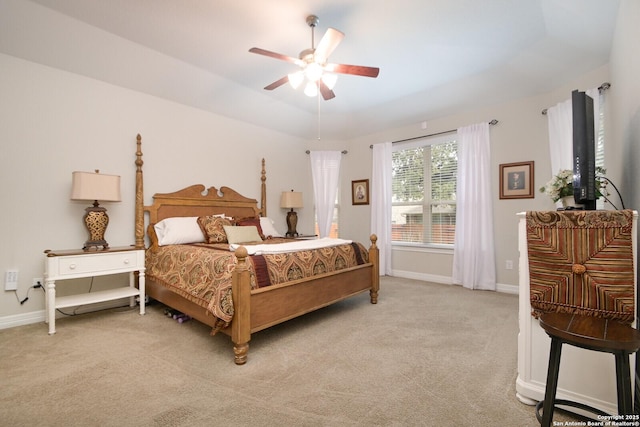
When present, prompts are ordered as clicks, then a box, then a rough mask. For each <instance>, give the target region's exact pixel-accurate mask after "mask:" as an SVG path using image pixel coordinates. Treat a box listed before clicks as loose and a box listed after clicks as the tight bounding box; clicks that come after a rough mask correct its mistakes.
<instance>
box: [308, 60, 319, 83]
mask: <svg viewBox="0 0 640 427" xmlns="http://www.w3.org/2000/svg"><path fill="white" fill-rule="evenodd" d="M322 71H323V70H322V66H321V65H320V64H318V63H317V62H311V63H309V64H308V65H307V66H306V67H305V69H304V74H305V75H306V76H307V79H309V80H311V81H312V82H317V81H318V80H320V78H321V77H322Z"/></svg>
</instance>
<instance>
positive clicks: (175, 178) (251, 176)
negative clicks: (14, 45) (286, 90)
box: [0, 54, 313, 318]
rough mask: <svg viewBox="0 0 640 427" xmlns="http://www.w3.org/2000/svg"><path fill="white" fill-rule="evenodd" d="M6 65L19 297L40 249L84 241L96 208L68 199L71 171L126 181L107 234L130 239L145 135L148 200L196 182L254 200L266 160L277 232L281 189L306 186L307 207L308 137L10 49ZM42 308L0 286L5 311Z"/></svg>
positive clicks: (4, 142)
mask: <svg viewBox="0 0 640 427" xmlns="http://www.w3.org/2000/svg"><path fill="white" fill-rule="evenodd" d="M0 69H2V73H0V93H1V94H2V96H0V117H2V119H1V122H2V125H0V147H1V155H0V182H1V184H0V200H2V210H1V212H2V221H1V222H0V235H1V236H2V244H1V245H0V272H1V273H2V274H3V275H4V272H5V271H6V270H7V269H18V270H19V289H18V296H19V299H23V298H24V297H26V295H27V291H28V288H29V287H30V286H31V279H32V278H34V277H42V275H43V271H42V270H43V259H44V255H43V251H44V250H45V249H72V248H81V247H82V244H83V243H84V241H85V240H86V239H87V232H86V230H85V228H84V225H83V223H82V216H83V214H84V208H85V207H86V206H88V205H89V204H90V203H85V202H77V201H71V200H69V192H70V185H71V172H72V171H75V170H81V171H92V170H94V169H100V171H101V172H103V173H110V174H117V175H120V176H121V177H122V202H121V203H109V204H104V206H105V207H106V208H107V209H108V212H109V216H110V223H109V228H108V229H107V233H106V239H107V241H108V242H109V244H110V245H111V246H125V245H130V244H133V243H134V217H133V214H134V179H135V176H134V173H135V165H134V161H135V151H136V144H135V141H136V135H137V134H138V133H140V134H141V135H142V140H143V142H142V151H143V154H144V156H143V160H144V162H145V163H144V174H145V177H144V183H145V204H150V203H151V195H152V194H153V193H156V192H168V191H176V190H179V189H181V188H183V187H186V186H187V185H191V184H196V183H201V184H204V185H205V186H207V187H209V186H216V187H221V186H223V185H227V186H230V187H232V188H234V189H235V190H237V191H238V192H240V193H241V194H243V195H245V196H248V197H253V198H256V199H258V200H259V199H260V167H261V159H262V158H263V157H264V158H265V159H266V166H267V190H268V195H267V200H268V205H267V208H268V214H269V216H271V217H272V218H273V219H274V220H275V221H276V226H277V228H278V229H279V230H281V231H282V232H284V231H286V221H285V215H284V212H283V211H282V210H281V209H280V208H279V201H280V193H281V191H286V190H290V189H291V188H295V189H296V190H301V191H303V192H304V193H305V204H306V206H312V202H311V191H312V190H311V188H312V187H311V184H310V183H311V175H310V172H309V171H308V156H307V155H306V154H305V150H306V146H307V144H306V141H300V140H296V139H294V138H292V137H291V136H287V135H284V134H280V133H277V132H273V131H270V130H267V129H264V128H259V127H256V126H252V125H249V124H246V123H241V122H237V121H234V120H231V119H228V118H225V117H222V116H217V115H215V114H212V113H209V112H205V111H203V110H198V109H195V108H191V107H186V106H184V105H180V104H177V103H173V102H169V101H166V100H163V99H160V98H156V97H153V96H149V95H146V94H142V93H139V92H134V91H131V90H128V89H124V88H121V87H118V86H113V85H109V84H106V83H103V82H100V81H97V80H93V79H89V78H86V77H82V76H79V75H76V74H71V73H68V72H65V71H61V70H57V69H54V68H50V67H46V66H42V65H38V64H35V63H32V62H28V61H25V60H22V59H18V58H15V57H12V56H8V55H2V54H0ZM292 186H293V187H292ZM298 228H299V229H300V230H312V229H313V215H312V209H311V208H309V209H307V208H305V209H303V210H301V212H300V220H299V226H298ZM3 277H4V276H3ZM104 279H105V280H107V281H108V279H109V278H108V277H107V278H104ZM119 279H120V280H123V279H124V278H119ZM101 281H103V279H101V280H99V281H98V282H101ZM63 283H64V282H61V284H60V286H58V289H59V290H60V291H61V293H64V292H65V290H64V288H63ZM98 285H100V283H98ZM72 286H77V289H78V290H79V289H86V288H88V283H85V282H83V283H79V284H77V285H72ZM104 286H108V284H105V285H104ZM43 309H44V298H43V292H42V291H40V290H37V291H35V290H32V291H31V292H30V298H29V301H27V302H26V303H25V304H24V305H20V304H19V303H18V299H17V298H16V296H15V295H14V293H13V292H5V291H4V286H3V287H2V290H0V318H1V317H3V316H20V315H25V314H26V313H32V312H35V311H41V310H43Z"/></svg>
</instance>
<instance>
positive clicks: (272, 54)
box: [249, 47, 300, 64]
mask: <svg viewBox="0 0 640 427" xmlns="http://www.w3.org/2000/svg"><path fill="white" fill-rule="evenodd" d="M249 52H251V53H257V54H258V55H264V56H270V57H271V58H275V59H280V60H282V61H287V62H293V63H294V64H298V63H299V62H300V60H299V59H298V58H294V57H292V56H287V55H283V54H281V53H276V52H271V51H270V50H265V49H260V48H259V47H252V48H251V49H249Z"/></svg>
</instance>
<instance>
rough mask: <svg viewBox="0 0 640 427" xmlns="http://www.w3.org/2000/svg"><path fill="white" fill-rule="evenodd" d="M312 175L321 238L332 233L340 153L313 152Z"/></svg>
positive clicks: (311, 153)
mask: <svg viewBox="0 0 640 427" xmlns="http://www.w3.org/2000/svg"><path fill="white" fill-rule="evenodd" d="M309 154H310V159H311V174H312V176H313V194H314V201H315V206H316V218H317V220H318V231H319V233H320V237H321V238H322V237H328V236H329V233H330V232H331V222H332V219H333V209H334V207H335V203H336V193H337V191H338V181H339V179H340V160H341V158H342V153H341V152H340V151H311V152H310V153H309Z"/></svg>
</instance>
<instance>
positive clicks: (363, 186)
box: [351, 179, 369, 205]
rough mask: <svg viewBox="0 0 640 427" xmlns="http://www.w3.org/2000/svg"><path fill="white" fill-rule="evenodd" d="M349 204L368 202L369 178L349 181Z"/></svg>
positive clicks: (365, 203) (364, 203) (366, 203)
mask: <svg viewBox="0 0 640 427" xmlns="http://www.w3.org/2000/svg"><path fill="white" fill-rule="evenodd" d="M351 204H353V205H368V204H369V180H368V179H360V180H358V181H351Z"/></svg>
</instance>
